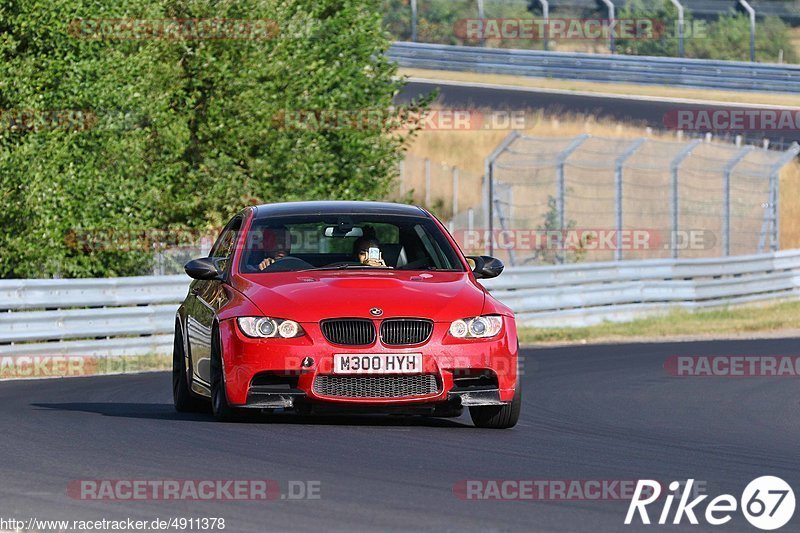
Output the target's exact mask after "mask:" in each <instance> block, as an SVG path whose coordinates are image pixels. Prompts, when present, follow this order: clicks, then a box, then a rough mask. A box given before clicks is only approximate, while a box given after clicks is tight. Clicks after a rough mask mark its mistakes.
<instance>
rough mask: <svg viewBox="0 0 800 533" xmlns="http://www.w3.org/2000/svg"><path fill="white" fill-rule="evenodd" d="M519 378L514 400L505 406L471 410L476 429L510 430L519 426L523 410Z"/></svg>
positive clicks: (471, 408)
mask: <svg viewBox="0 0 800 533" xmlns="http://www.w3.org/2000/svg"><path fill="white" fill-rule="evenodd" d="M520 389H521V387H520V380H519V377H518V378H517V389H516V390H515V391H514V399H513V400H511V403H508V404H505V405H479V406H475V407H470V408H469V416H470V417H471V418H472V423H473V424H475V427H479V428H488V429H508V428H512V427H514V426H516V425H517V421H518V420H519V412H520V410H521V408H522V391H521V390H520Z"/></svg>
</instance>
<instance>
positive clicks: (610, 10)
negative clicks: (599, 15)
mask: <svg viewBox="0 0 800 533" xmlns="http://www.w3.org/2000/svg"><path fill="white" fill-rule="evenodd" d="M603 3H604V4H605V5H606V7H607V8H608V24H609V26H610V28H609V29H610V30H611V31H609V32H608V35H609V37H608V48H609V49H610V51H611V53H612V54H613V53H614V51H615V49H616V43H615V42H614V31H613V30H614V21H615V19H616V16H615V15H614V2H612V1H611V0H603Z"/></svg>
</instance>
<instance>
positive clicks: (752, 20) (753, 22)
mask: <svg viewBox="0 0 800 533" xmlns="http://www.w3.org/2000/svg"><path fill="white" fill-rule="evenodd" d="M739 4H741V6H742V7H743V8H744V9H745V10H746V11H747V13H748V15H750V61H752V62H754V63H755V61H756V10H755V9H753V6H751V5H750V4H749V3H748V2H747V0H739Z"/></svg>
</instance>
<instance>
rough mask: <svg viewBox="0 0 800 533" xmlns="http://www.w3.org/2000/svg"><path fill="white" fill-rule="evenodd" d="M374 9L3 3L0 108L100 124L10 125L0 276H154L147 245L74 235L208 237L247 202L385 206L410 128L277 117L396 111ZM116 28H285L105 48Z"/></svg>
mask: <svg viewBox="0 0 800 533" xmlns="http://www.w3.org/2000/svg"><path fill="white" fill-rule="evenodd" d="M377 5H378V2H377V1H368V0H344V1H342V0H338V1H334V0H314V1H312V0H288V1H285V2H280V3H278V2H267V1H263V0H241V1H237V2H213V1H211V0H177V1H175V0H172V1H170V0H162V1H155V2H154V1H152V0H150V1H148V0H133V1H129V2H124V3H122V2H115V1H112V0H101V1H98V0H47V1H44V0H7V1H6V2H4V3H3V4H2V5H0V80H4V81H0V110H7V113H6V116H12V115H13V116H19V113H20V112H21V111H24V112H27V111H29V110H30V111H33V114H34V115H37V116H41V115H42V114H46V113H47V112H48V111H51V110H84V111H85V112H86V114H87V116H89V117H92V118H91V120H88V121H87V123H86V126H88V127H86V128H65V127H62V125H60V124H59V125H57V126H55V127H53V124H52V121H51V124H49V127H44V128H33V129H32V128H30V127H26V126H25V124H24V122H25V121H22V122H23V124H22V127H19V123H20V121H19V120H17V121H16V123H17V127H16V128H11V127H3V126H2V123H0V196H2V197H3V205H4V207H5V209H3V212H2V213H0V224H2V227H3V228H4V231H3V232H2V234H0V249H2V250H3V252H2V255H1V256H0V277H39V276H51V275H61V276H67V277H73V276H74V277H82V276H104V275H109V276H111V275H130V274H138V273H145V272H147V269H148V268H149V265H150V260H151V254H150V253H148V252H147V251H143V250H137V249H136V248H137V246H136V243H133V246H127V247H126V246H123V247H121V248H122V249H120V247H118V246H116V245H113V246H110V247H109V246H106V245H105V244H106V243H105V240H104V242H103V243H100V244H101V245H100V246H97V245H96V244H97V243H94V245H93V244H92V242H91V239H90V240H89V241H90V242H89V245H88V246H87V245H86V239H83V240H81V239H78V243H79V244H78V245H76V244H75V239H74V238H73V239H70V238H67V237H69V236H75V235H76V234H77V235H81V234H85V233H86V232H94V231H96V230H105V233H104V235H106V236H107V235H109V234H110V232H115V231H116V232H122V233H123V234H124V235H129V234H130V233H129V232H126V230H129V231H134V230H135V231H139V230H143V229H160V230H164V229H182V228H194V229H199V230H205V229H212V228H218V227H220V225H221V224H222V223H223V222H224V221H225V220H227V219H228V218H229V217H230V216H231V215H232V214H233V213H234V212H236V211H238V210H239V209H241V208H242V207H243V206H244V205H247V204H250V203H256V202H273V201H282V200H300V199H319V198H331V199H375V198H380V197H382V196H383V195H384V194H385V193H386V191H388V189H389V187H390V185H391V182H392V179H393V178H394V173H395V172H396V170H395V169H396V168H397V161H398V159H399V157H400V156H401V153H402V150H403V147H404V145H405V142H406V141H407V139H408V137H409V136H410V135H413V133H414V128H413V127H412V128H411V129H410V130H408V131H406V132H404V133H397V132H396V131H395V130H394V129H393V126H394V124H393V123H392V121H388V120H387V121H383V122H381V123H380V124H379V125H377V126H376V125H375V123H371V124H370V126H369V127H333V128H328V127H320V128H314V127H300V128H292V127H286V124H285V123H282V122H281V121H280V120H276V118H280V117H282V116H285V114H286V113H287V111H288V112H296V111H298V110H300V111H303V112H305V113H306V116H309V115H313V114H314V113H318V112H319V111H320V110H334V111H342V112H346V113H350V114H358V113H359V112H361V111H363V110H367V109H374V110H378V111H379V112H382V113H384V115H385V114H386V113H387V110H389V109H390V106H391V105H392V97H393V95H394V94H395V93H396V92H397V91H398V90H399V88H400V87H401V86H402V81H401V80H398V79H396V78H395V77H394V76H395V72H396V71H395V67H394V65H393V64H391V63H389V61H388V60H387V59H386V57H385V55H384V54H383V52H384V51H385V50H386V49H387V48H388V46H389V40H388V39H387V35H386V34H385V33H384V31H383V29H382V27H381V14H380V11H379V10H378V9H377ZM109 18H112V19H125V20H128V19H145V20H156V19H247V20H250V21H255V20H269V21H272V23H273V24H274V25H275V27H276V28H277V35H274V36H272V38H255V39H254V38H244V39H211V40H208V39H175V38H173V39H167V38H156V39H154V38H147V39H113V38H96V37H98V36H100V35H102V36H103V37H108V34H107V33H101V32H99V30H98V31H95V32H94V33H92V31H91V30H92V28H95V29H97V28H99V27H100V26H97V27H95V26H92V24H90V23H91V22H92V21H97V20H99V19H109ZM78 19H82V21H78ZM76 28H78V31H76ZM87 28H88V30H87V31H81V30H86V29H87ZM5 80H10V81H5ZM416 107H419V106H416ZM416 107H415V106H412V108H416ZM8 110H11V111H8ZM9 113H10V114H9ZM0 119H2V117H0ZM12 122H14V121H12ZM9 124H11V123H9ZM6 126H8V124H7V125H6ZM46 126H47V125H46ZM76 130H77V131H76ZM81 243H83V244H81ZM108 248H111V249H108Z"/></svg>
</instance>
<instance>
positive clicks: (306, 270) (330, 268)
mask: <svg viewBox="0 0 800 533" xmlns="http://www.w3.org/2000/svg"><path fill="white" fill-rule="evenodd" d="M348 268H379V267H372V266H369V265H332V266H323V267H315V268H306V269H305V270H298V271H297V272H311V271H313V270H346V269H348Z"/></svg>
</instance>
